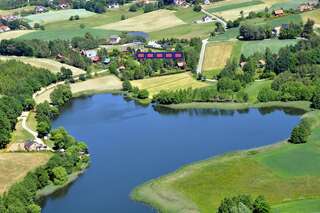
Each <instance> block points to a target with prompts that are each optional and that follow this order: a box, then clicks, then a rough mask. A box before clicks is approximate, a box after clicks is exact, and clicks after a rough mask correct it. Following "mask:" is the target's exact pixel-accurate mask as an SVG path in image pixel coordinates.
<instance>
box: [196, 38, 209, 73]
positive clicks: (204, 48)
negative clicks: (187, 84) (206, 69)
mask: <svg viewBox="0 0 320 213" xmlns="http://www.w3.org/2000/svg"><path fill="white" fill-rule="evenodd" d="M207 43H208V39H204V40H202V47H201V52H200V57H199V62H198V66H197V74H200V73H201V72H202V64H203V60H204V54H205V52H206V46H207Z"/></svg>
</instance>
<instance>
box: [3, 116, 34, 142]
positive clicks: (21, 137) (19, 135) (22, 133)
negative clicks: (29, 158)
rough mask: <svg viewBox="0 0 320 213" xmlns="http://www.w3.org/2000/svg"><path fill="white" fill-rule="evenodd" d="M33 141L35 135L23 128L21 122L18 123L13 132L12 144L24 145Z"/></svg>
mask: <svg viewBox="0 0 320 213" xmlns="http://www.w3.org/2000/svg"><path fill="white" fill-rule="evenodd" d="M31 139H33V135H31V134H30V133H29V132H28V131H26V130H25V129H23V128H22V121H21V120H20V121H18V122H17V124H16V128H15V130H14V131H13V132H12V137H11V143H22V142H25V141H26V140H31ZM8 146H10V144H9V145H8Z"/></svg>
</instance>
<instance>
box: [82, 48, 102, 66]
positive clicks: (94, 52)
mask: <svg viewBox="0 0 320 213" xmlns="http://www.w3.org/2000/svg"><path fill="white" fill-rule="evenodd" d="M80 53H81V54H82V55H84V56H86V57H87V58H90V59H91V61H92V62H94V63H96V62H99V61H100V57H99V56H98V52H97V50H81V52H80Z"/></svg>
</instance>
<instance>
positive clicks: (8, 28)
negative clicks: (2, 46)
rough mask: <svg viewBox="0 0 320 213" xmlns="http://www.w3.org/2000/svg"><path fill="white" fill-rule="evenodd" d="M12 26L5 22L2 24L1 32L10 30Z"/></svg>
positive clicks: (0, 25)
mask: <svg viewBox="0 0 320 213" xmlns="http://www.w3.org/2000/svg"><path fill="white" fill-rule="evenodd" d="M10 30H11V29H10V27H8V26H6V25H4V24H0V33H3V32H8V31H10Z"/></svg>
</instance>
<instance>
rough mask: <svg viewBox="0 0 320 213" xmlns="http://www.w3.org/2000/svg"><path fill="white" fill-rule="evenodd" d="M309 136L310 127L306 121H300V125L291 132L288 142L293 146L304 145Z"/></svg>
mask: <svg viewBox="0 0 320 213" xmlns="http://www.w3.org/2000/svg"><path fill="white" fill-rule="evenodd" d="M310 134H311V125H310V124H309V122H308V121H306V120H302V121H301V123H300V124H299V125H298V126H296V127H295V128H294V129H293V130H292V132H291V137H290V140H289V142H290V143H293V144H301V143H306V142H307V140H308V136H309V135H310Z"/></svg>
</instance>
